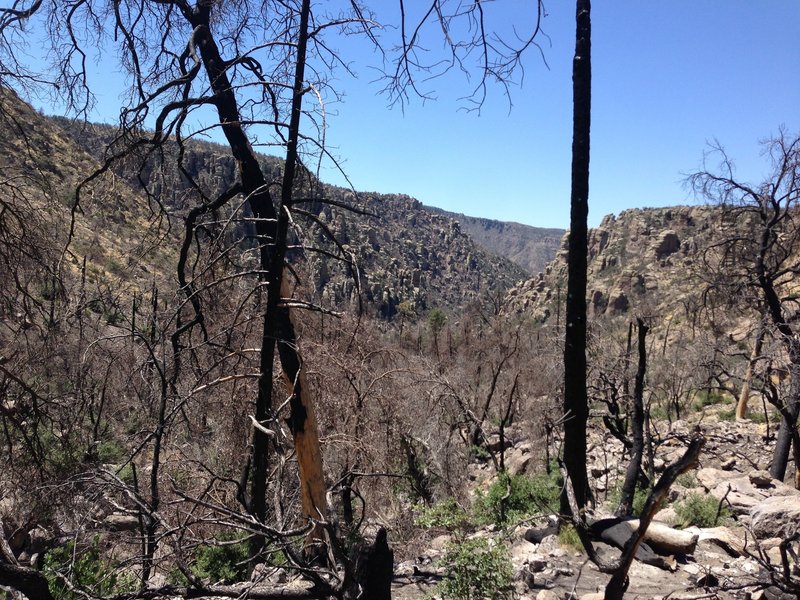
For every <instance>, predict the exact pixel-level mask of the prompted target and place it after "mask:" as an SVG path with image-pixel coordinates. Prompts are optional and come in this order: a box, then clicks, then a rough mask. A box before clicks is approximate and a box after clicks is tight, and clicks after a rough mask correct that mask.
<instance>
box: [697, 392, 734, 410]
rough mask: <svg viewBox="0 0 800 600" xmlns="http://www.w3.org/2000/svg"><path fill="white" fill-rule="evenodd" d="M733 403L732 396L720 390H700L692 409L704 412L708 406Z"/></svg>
mask: <svg viewBox="0 0 800 600" xmlns="http://www.w3.org/2000/svg"><path fill="white" fill-rule="evenodd" d="M731 402H733V398H731V396H730V394H728V393H727V392H723V391H720V390H698V391H697V392H695V395H694V401H693V402H692V408H694V410H703V409H704V408H705V407H707V406H715V405H717V404H730V403H731Z"/></svg>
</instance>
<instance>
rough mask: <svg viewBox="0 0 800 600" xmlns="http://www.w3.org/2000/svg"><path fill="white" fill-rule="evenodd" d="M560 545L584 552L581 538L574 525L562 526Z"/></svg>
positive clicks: (559, 537) (559, 534) (559, 533)
mask: <svg viewBox="0 0 800 600" xmlns="http://www.w3.org/2000/svg"><path fill="white" fill-rule="evenodd" d="M558 543H559V544H561V545H562V546H563V547H565V548H570V549H572V550H577V551H578V552H583V544H582V543H581V538H580V537H579V536H578V532H577V531H576V530H575V528H574V527H573V526H572V525H562V527H561V529H560V530H559V532H558Z"/></svg>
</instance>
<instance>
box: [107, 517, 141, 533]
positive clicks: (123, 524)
mask: <svg viewBox="0 0 800 600" xmlns="http://www.w3.org/2000/svg"><path fill="white" fill-rule="evenodd" d="M103 526H104V527H105V528H106V529H109V530H111V531H134V530H136V529H138V528H139V519H138V518H137V517H135V516H133V515H125V514H122V513H113V514H110V515H108V516H107V517H106V518H105V519H103Z"/></svg>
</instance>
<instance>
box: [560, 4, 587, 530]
mask: <svg viewBox="0 0 800 600" xmlns="http://www.w3.org/2000/svg"><path fill="white" fill-rule="evenodd" d="M590 12H591V3H590V0H578V2H577V7H576V38H575V57H574V59H573V61H572V93H573V129H572V192H571V198H570V226H569V256H568V263H567V264H568V267H567V268H568V280H567V306H566V322H567V328H566V336H565V340H564V465H565V467H566V470H567V474H568V475H569V478H570V480H571V482H572V487H573V490H574V494H575V501H576V503H577V506H578V509H579V510H583V508H584V507H585V506H586V504H587V502H588V500H589V498H590V491H589V478H588V476H587V472H586V423H587V421H588V418H589V406H588V400H587V392H586V270H587V248H588V232H587V218H588V214H589V132H590V124H591V81H592V70H591V19H590ZM568 506H569V505H568V503H567V502H565V501H563V499H562V508H566V507H568ZM576 516H577V515H576Z"/></svg>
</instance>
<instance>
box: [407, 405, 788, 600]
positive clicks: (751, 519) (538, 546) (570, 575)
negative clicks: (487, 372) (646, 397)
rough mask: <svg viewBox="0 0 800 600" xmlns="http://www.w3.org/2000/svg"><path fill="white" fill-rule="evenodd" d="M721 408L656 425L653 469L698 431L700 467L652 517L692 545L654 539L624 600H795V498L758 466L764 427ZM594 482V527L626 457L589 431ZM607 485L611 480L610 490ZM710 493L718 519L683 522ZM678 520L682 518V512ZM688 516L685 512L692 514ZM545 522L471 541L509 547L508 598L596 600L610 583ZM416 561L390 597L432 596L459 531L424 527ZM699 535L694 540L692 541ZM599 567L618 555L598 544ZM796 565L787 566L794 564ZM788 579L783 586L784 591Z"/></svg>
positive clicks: (526, 453) (763, 458)
mask: <svg viewBox="0 0 800 600" xmlns="http://www.w3.org/2000/svg"><path fill="white" fill-rule="evenodd" d="M718 414H719V409H711V410H704V411H702V412H698V413H694V414H693V415H691V416H690V417H689V419H688V420H687V421H681V422H675V423H673V424H671V425H670V424H667V423H661V422H659V423H657V427H658V428H659V429H661V430H662V431H663V432H664V433H665V435H664V438H663V439H662V440H661V443H660V444H659V447H658V448H657V450H656V461H655V462H656V471H657V473H660V472H662V471H663V470H664V468H665V467H666V465H667V464H669V463H670V462H672V461H674V460H676V459H677V458H678V457H680V456H681V454H682V453H683V451H684V450H685V446H686V442H685V441H686V439H688V437H689V436H690V434H691V431H692V430H696V429H700V430H702V432H703V434H704V436H705V438H706V440H707V441H706V444H705V447H704V450H703V452H702V453H701V455H700V465H699V467H698V470H696V471H694V472H692V473H690V474H687V475H685V476H683V477H681V478H680V479H679V481H678V482H677V483H675V484H674V485H673V486H672V488H671V491H670V493H669V496H668V504H667V506H666V507H664V508H662V509H661V510H660V511H659V512H658V513H657V515H656V520H657V521H658V522H659V523H660V524H661V526H663V527H665V528H666V527H677V528H680V529H682V530H683V531H684V532H685V533H684V534H679V535H683V536H685V537H689V538H694V542H693V543H691V544H690V545H689V546H688V547H687V550H688V551H685V552H675V550H672V551H668V550H667V549H666V548H664V547H659V546H658V544H657V543H656V542H651V544H652V547H653V550H654V551H655V556H652V558H654V559H655V560H652V562H653V564H648V563H645V562H642V561H640V560H637V561H635V562H634V564H633V567H632V569H631V571H630V573H629V576H630V587H629V588H628V590H627V592H626V594H625V598H643V599H644V598H647V599H651V598H667V597H668V598H675V599H687V600H688V599H689V598H692V599H697V598H725V599H734V598H762V599H763V598H769V599H772V598H781V599H783V598H786V599H789V598H794V597H796V596H795V595H794V593H793V592H791V591H789V590H787V589H783V590H782V589H781V586H784V587H786V586H787V585H788V586H789V587H791V586H794V590H795V593H796V590H797V589H800V580H798V575H800V571H798V566H797V561H796V558H793V557H792V554H791V552H793V551H794V550H793V548H796V546H797V541H796V540H795V541H794V542H791V543H787V544H786V546H787V548H788V549H789V553H788V555H787V561H788V562H787V564H788V569H789V572H788V573H786V575H785V576H784V578H782V577H781V574H782V573H784V570H783V559H782V557H781V551H780V548H779V546H780V543H781V541H782V540H787V539H788V538H791V536H792V535H793V532H796V531H797V523H798V518H800V491H798V490H796V489H794V488H793V487H791V486H789V485H786V484H784V483H782V482H780V481H777V480H774V479H772V478H771V477H770V476H769V474H768V473H766V472H765V471H764V470H763V469H765V468H766V467H767V465H768V463H769V452H768V451H767V448H766V447H765V444H764V442H765V441H766V439H767V437H766V430H765V425H764V424H756V423H753V422H737V423H734V422H727V421H721V420H718V418H717V417H718ZM507 453H508V459H509V463H508V464H509V468H510V470H511V471H512V473H514V474H516V473H523V472H525V470H526V468H527V466H528V465H529V464H530V463H531V458H532V457H531V454H530V441H529V440H527V439H525V438H524V437H523V438H520V439H519V440H518V441H517V442H516V443H515V444H514V445H513V446H512V447H511V448H510V449H509V450H508V451H507ZM589 455H590V460H591V474H592V479H593V482H592V485H593V488H594V494H595V498H596V499H597V502H598V508H597V510H596V511H595V512H594V514H593V516H592V520H596V519H600V518H605V517H608V516H610V512H609V511H612V510H613V508H614V503H613V500H612V498H613V488H614V486H613V483H614V482H615V481H617V480H618V478H619V477H621V476H622V474H623V472H624V468H625V465H626V461H627V458H626V456H625V454H624V452H623V449H622V445H621V444H619V443H618V441H617V440H615V439H614V438H613V437H612V436H611V435H609V434H608V433H604V432H602V431H597V430H594V431H592V432H591V433H590V438H589ZM489 471H490V468H489V467H488V466H485V467H484V469H483V470H481V469H477V470H476V480H477V482H478V484H480V482H481V481H482V480H485V479H486V478H487V477H489V476H490V474H489V473H488V472H489ZM609 482H611V483H612V485H611V486H609V485H608V484H609ZM698 494H699V495H700V496H709V497H710V498H713V504H715V505H716V504H717V503H719V506H720V507H721V508H720V510H721V511H722V514H723V517H722V518H721V519H720V520H719V521H718V522H717V523H716V525H714V526H712V525H711V524H705V525H704V526H697V525H691V524H687V523H685V522H683V523H681V518H680V517H679V516H678V513H677V512H676V508H677V509H678V510H682V509H681V507H682V506H684V505H685V504H686V501H687V498H689V497H692V496H695V495H698ZM681 514H684V513H683V512H681ZM690 514H691V513H690ZM552 522H553V521H552V520H548V519H547V518H545V517H544V516H543V517H542V518H539V519H535V520H534V526H533V527H530V525H529V524H528V523H522V524H520V525H519V526H517V527H516V528H513V529H512V530H511V531H496V530H493V529H492V528H485V529H482V530H478V531H476V532H474V533H471V534H470V537H483V538H487V539H489V540H491V543H494V544H497V545H501V546H505V547H506V548H508V551H509V557H510V560H511V562H512V564H513V573H514V583H515V592H516V594H517V595H516V596H515V597H517V598H520V599H521V600H534V599H535V600H561V599H567V598H579V599H581V600H600V599H602V598H603V590H604V588H605V586H606V584H607V583H608V581H609V578H610V576H609V575H608V574H603V573H601V572H600V571H599V569H598V568H597V567H596V566H595V565H594V564H593V563H591V562H590V561H589V560H588V558H587V556H586V554H585V553H584V552H583V551H582V550H581V549H580V548H579V547H577V546H575V545H572V544H568V543H565V541H564V539H565V538H560V537H558V536H556V535H554V534H552V533H551V532H550V533H548V531H547V529H546V526H548V525H550V524H551V523H552ZM429 535H430V537H429V538H428V540H427V545H426V547H425V549H424V550H422V551H421V552H419V553H418V557H417V558H415V559H412V560H408V561H406V562H403V563H402V564H400V565H398V568H397V574H396V577H395V581H396V584H395V594H394V597H395V598H399V599H401V600H421V599H422V598H425V597H428V596H426V594H430V593H431V592H433V591H435V585H436V584H437V582H438V581H440V580H441V578H442V577H444V576H445V575H446V574H445V573H444V572H443V571H442V569H441V568H440V567H438V564H439V562H440V561H441V559H442V557H443V556H444V555H445V552H446V549H447V547H448V544H451V543H453V542H454V541H456V540H457V539H458V534H457V533H453V532H449V531H444V530H442V529H439V530H435V529H433V530H431V531H430V532H429ZM695 536H696V537H695ZM595 548H596V550H597V551H598V553H599V555H600V556H601V557H603V559H604V560H613V559H615V558H616V557H618V556H619V554H620V552H619V549H618V548H615V547H614V546H612V545H610V544H608V543H606V542H604V541H599V540H598V541H596V542H595ZM793 565H794V566H793ZM787 581H788V584H787Z"/></svg>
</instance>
